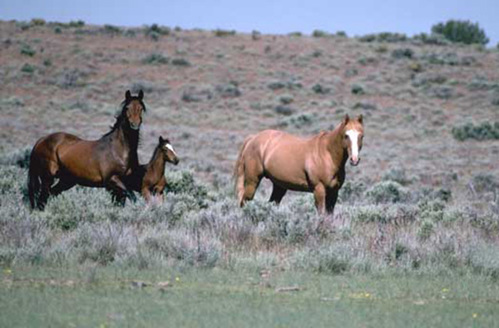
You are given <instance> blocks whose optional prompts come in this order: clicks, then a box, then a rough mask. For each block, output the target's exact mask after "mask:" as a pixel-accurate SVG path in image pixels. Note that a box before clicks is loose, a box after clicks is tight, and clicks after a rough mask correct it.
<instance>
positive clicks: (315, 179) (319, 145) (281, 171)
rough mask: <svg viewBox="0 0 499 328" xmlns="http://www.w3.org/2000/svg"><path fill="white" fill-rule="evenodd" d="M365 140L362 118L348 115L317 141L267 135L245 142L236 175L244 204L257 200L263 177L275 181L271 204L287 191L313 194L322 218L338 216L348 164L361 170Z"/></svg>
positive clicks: (273, 133)
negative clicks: (338, 202)
mask: <svg viewBox="0 0 499 328" xmlns="http://www.w3.org/2000/svg"><path fill="white" fill-rule="evenodd" d="M363 138H364V124H363V118H362V115H360V116H358V117H357V118H355V119H350V118H349V116H348V115H346V116H345V118H344V119H343V121H342V122H341V123H340V124H338V126H336V128H335V129H334V130H333V131H329V132H321V133H319V134H318V135H316V136H313V137H311V138H307V139H305V138H300V137H296V136H294V135H291V134H288V133H285V132H282V131H276V130H265V131H262V132H260V133H258V134H256V135H253V136H249V137H248V138H246V140H245V141H244V143H243V145H242V147H241V150H240V152H239V156H238V158H237V161H236V165H235V169H234V175H235V178H236V193H237V198H238V201H239V205H240V206H243V205H244V204H245V203H246V202H247V201H249V200H251V199H253V196H254V195H255V192H256V190H257V188H258V186H259V184H260V181H261V180H262V178H264V177H265V178H268V179H270V180H271V181H272V184H273V190H272V194H271V196H270V200H269V201H271V202H275V203H277V204H279V203H280V202H281V200H282V198H283V197H284V195H285V194H286V192H287V190H294V191H305V192H312V193H313V194H314V198H315V206H316V208H317V210H318V211H319V213H325V212H327V213H332V212H333V210H334V206H335V204H336V200H337V199H338V191H339V190H340V188H341V186H342V185H343V182H344V181H345V164H346V162H347V160H348V158H350V164H351V165H354V166H356V165H357V164H358V163H359V161H360V157H359V152H360V150H361V149H362V142H363Z"/></svg>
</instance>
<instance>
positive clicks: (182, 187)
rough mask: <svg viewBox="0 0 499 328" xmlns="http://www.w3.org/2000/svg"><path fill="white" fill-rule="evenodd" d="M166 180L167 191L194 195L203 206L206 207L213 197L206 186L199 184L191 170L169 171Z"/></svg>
mask: <svg viewBox="0 0 499 328" xmlns="http://www.w3.org/2000/svg"><path fill="white" fill-rule="evenodd" d="M166 182H167V184H166V188H165V193H170V192H171V193H174V194H182V193H184V194H188V195H190V196H192V197H194V199H195V200H196V201H197V203H198V205H199V206H200V207H201V208H204V207H206V206H207V202H208V201H209V200H210V199H211V197H210V196H209V195H208V189H207V188H206V186H204V185H202V184H198V183H197V182H196V181H195V180H194V176H193V175H192V173H191V172H189V171H180V172H179V171H177V172H167V173H166Z"/></svg>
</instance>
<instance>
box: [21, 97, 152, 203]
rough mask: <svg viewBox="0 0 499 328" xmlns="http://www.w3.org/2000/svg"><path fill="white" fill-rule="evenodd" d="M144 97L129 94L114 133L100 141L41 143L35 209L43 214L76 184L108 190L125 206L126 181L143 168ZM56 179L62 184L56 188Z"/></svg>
mask: <svg viewBox="0 0 499 328" xmlns="http://www.w3.org/2000/svg"><path fill="white" fill-rule="evenodd" d="M143 97H144V93H143V92H142V90H141V91H140V92H139V94H138V96H136V97H132V95H131V94H130V91H127V92H126V93H125V100H124V101H123V103H122V109H121V113H120V114H119V115H118V116H117V118H116V122H115V123H114V125H113V126H112V128H111V131H109V132H108V133H106V134H105V135H104V136H102V137H101V138H100V139H99V140H95V141H88V140H83V139H80V138H79V137H77V136H75V135H72V134H69V133H64V132H58V133H53V134H50V135H48V136H45V137H43V138H41V139H39V140H38V141H37V142H36V144H35V146H34V147H33V150H32V151H31V157H30V164H29V175H28V194H29V200H30V204H31V208H35V207H38V208H39V209H41V210H43V209H44V207H45V204H46V203H47V199H48V197H49V195H58V194H60V193H61V192H63V191H65V190H68V189H70V188H72V187H73V186H74V185H76V184H79V185H82V186H87V187H104V188H106V189H108V190H110V191H111V192H112V193H113V195H114V196H115V200H117V201H118V202H119V203H122V204H124V201H125V196H126V194H127V189H126V186H125V185H124V183H123V181H122V177H123V176H124V175H125V174H127V173H129V172H131V170H133V169H135V168H137V167H138V165H139V163H138V157H137V148H138V144H139V129H140V125H141V124H142V112H144V111H145V110H146V107H145V105H144V102H143V101H142V100H143ZM55 179H58V182H57V184H56V185H53V184H54V181H55Z"/></svg>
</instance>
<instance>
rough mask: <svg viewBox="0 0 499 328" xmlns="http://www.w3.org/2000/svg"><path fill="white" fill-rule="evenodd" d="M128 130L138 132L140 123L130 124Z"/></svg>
mask: <svg viewBox="0 0 499 328" xmlns="http://www.w3.org/2000/svg"><path fill="white" fill-rule="evenodd" d="M130 128H132V129H133V130H138V129H139V128H140V123H139V124H134V123H132V122H130Z"/></svg>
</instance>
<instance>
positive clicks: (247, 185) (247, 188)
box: [239, 176, 262, 207]
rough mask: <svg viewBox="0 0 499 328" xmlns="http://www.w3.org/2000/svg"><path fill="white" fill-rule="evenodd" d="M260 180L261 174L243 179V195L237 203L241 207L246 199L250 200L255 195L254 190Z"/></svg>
mask: <svg viewBox="0 0 499 328" xmlns="http://www.w3.org/2000/svg"><path fill="white" fill-rule="evenodd" d="M261 180H262V177H261V176H258V177H255V178H252V179H245V181H244V193H243V197H242V199H241V201H240V203H239V205H240V206H241V207H242V206H244V204H246V202H247V201H249V200H252V199H253V197H254V196H255V193H256V190H257V189H258V186H259V185H260V181H261Z"/></svg>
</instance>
